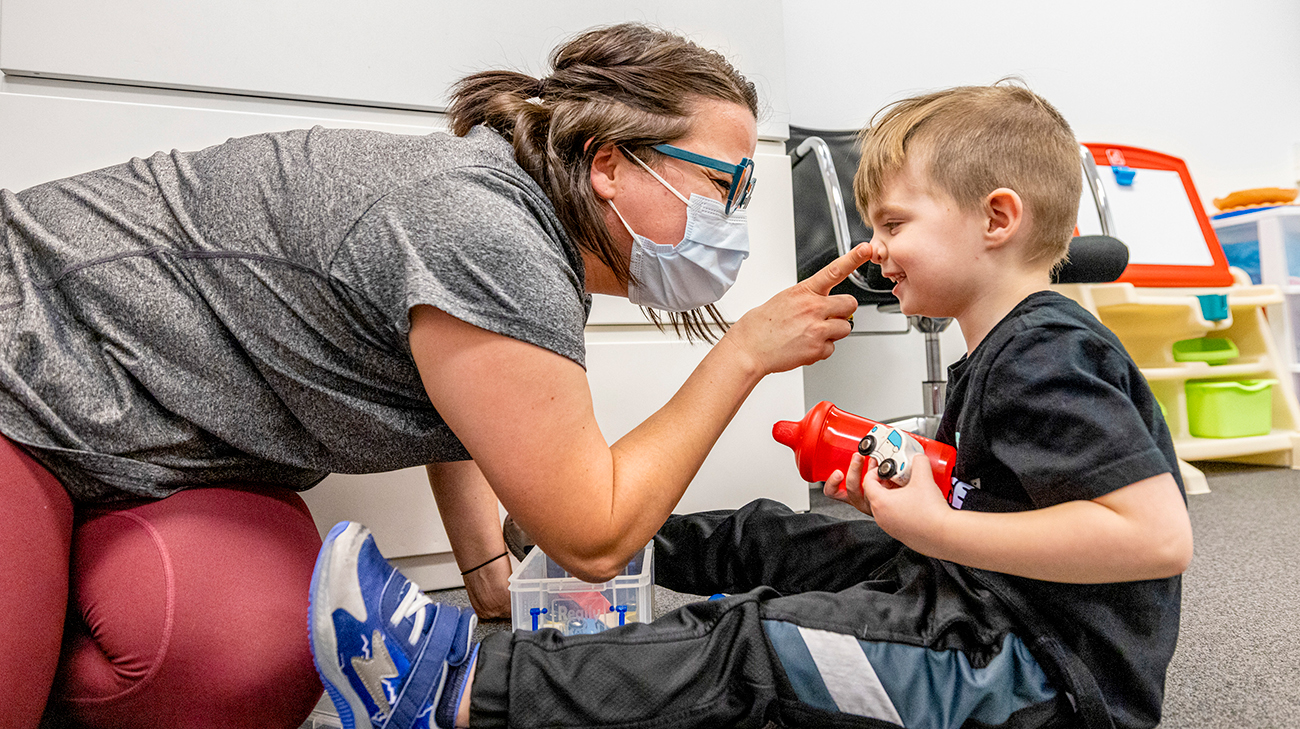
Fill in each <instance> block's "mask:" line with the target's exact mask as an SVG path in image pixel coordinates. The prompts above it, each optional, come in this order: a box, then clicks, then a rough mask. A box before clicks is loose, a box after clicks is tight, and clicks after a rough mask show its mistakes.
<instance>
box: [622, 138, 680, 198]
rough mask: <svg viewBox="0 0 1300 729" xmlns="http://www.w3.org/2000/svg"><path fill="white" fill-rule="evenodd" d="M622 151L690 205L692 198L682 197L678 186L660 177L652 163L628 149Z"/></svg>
mask: <svg viewBox="0 0 1300 729" xmlns="http://www.w3.org/2000/svg"><path fill="white" fill-rule="evenodd" d="M620 151H622V152H623V154H625V155H627V156H628V157H631V158H632V161H633V162H636V163H637V164H639V165H641V167H643V168H644V169H645V171H646V172H649V173H650V174H651V175H653V176H654V178H655V179H656V180H658V181H659V184H661V185H663V186H664V187H666V188H668V189H669V190H670V191H671V192H672V193H673V194H674V195H676V196H677V199H678V200H681V201H682V202H683V203H685V204H686V205H687V206H690V204H691V201H690V200H687V199H686V198H685V197H682V194H681V193H680V192H677V188H675V187H673V186H672V185H669V184H668V181H667V180H665V179H664V178H662V177H660V176H659V173H658V172H655V171H654V170H652V169H650V165H648V164H646V163H645V162H642V161H641V158H640V157H638V156H636V155H635V154H632V153H631V152H628V151H626V150H620Z"/></svg>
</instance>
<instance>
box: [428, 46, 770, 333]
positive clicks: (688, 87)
mask: <svg viewBox="0 0 1300 729" xmlns="http://www.w3.org/2000/svg"><path fill="white" fill-rule="evenodd" d="M550 65H551V74H550V76H548V77H546V78H543V79H535V78H533V77H531V76H528V75H526V74H522V73H517V72H514V71H485V72H483V73H476V74H473V75H471V76H468V77H466V78H464V79H461V81H460V82H458V83H457V84H456V85H455V87H453V89H452V93H451V96H452V103H451V107H450V108H449V109H448V115H449V116H450V117H451V127H452V131H453V132H454V133H455V134H456V135H457V136H464V135H466V134H468V133H469V131H470V129H471V128H473V127H474V126H477V125H479V124H484V125H487V126H489V127H491V128H492V129H495V130H496V131H497V132H498V133H500V134H501V135H502V136H504V137H505V138H506V139H507V140H508V141H510V143H511V144H512V145H514V148H515V159H516V161H518V163H519V165H520V166H521V167H523V168H524V169H525V170H526V171H527V172H528V174H530V175H531V176H532V177H533V179H535V180H536V181H537V184H539V185H541V187H542V189H543V190H544V191H546V194H547V196H548V197H549V198H550V199H551V203H552V204H553V205H554V206H555V211H556V214H557V215H558V216H559V218H560V222H561V223H562V224H563V225H564V229H565V231H566V232H567V233H568V234H569V236H570V238H572V239H573V241H574V243H576V244H577V245H578V247H579V248H580V249H582V250H584V251H588V252H590V253H592V254H593V255H595V256H596V258H597V259H599V260H600V261H601V262H602V263H604V264H605V265H606V266H608V267H609V269H610V270H611V271H613V273H614V275H615V276H616V277H617V279H618V281H619V283H620V284H628V283H630V282H631V280H632V274H631V271H630V270H629V267H628V265H629V261H628V257H627V254H625V253H624V252H623V251H622V250H621V249H620V246H619V245H618V244H617V243H616V242H615V239H614V236H613V235H612V234H611V233H610V231H609V229H608V227H607V226H606V224H605V210H606V208H607V204H606V203H605V201H604V200H603V199H601V198H600V197H599V196H598V195H596V193H595V191H594V190H593V189H592V187H591V163H592V159H593V158H594V157H595V155H596V152H597V150H599V148H600V147H601V146H602V145H603V144H606V143H614V144H616V145H619V146H621V147H622V148H624V149H626V150H628V151H630V152H632V153H633V154H636V155H638V156H639V157H640V158H641V159H642V160H645V161H646V162H647V163H648V164H651V165H652V166H653V165H654V163H655V162H657V161H658V160H659V159H660V155H659V154H658V153H657V152H654V151H653V150H652V149H651V146H652V145H655V144H662V143H666V142H672V141H674V140H676V139H680V138H681V137H683V136H685V135H686V134H687V133H688V132H689V131H690V127H691V123H692V121H693V113H694V110H695V109H694V102H695V101H696V100H698V99H700V98H701V97H703V98H710V99H718V100H721V101H727V102H732V103H735V104H739V105H741V106H744V107H746V108H747V109H749V111H750V113H752V114H754V115H755V117H757V115H758V94H757V92H756V91H755V89H754V84H753V83H751V82H749V81H747V80H745V77H744V76H742V75H740V73H739V72H738V71H737V70H736V69H735V68H734V67H732V65H731V64H730V63H728V62H727V60H726V59H725V58H723V57H722V55H721V54H719V53H717V52H715V51H710V50H707V49H705V48H701V47H700V46H698V45H696V44H695V43H692V42H691V41H689V40H687V39H685V38H683V37H681V36H679V35H676V34H674V33H670V32H667V31H664V30H660V29H658V28H652V27H650V26H647V25H642V24H639V23H625V24H622V25H614V26H609V27H604V28H595V29H592V30H589V31H586V32H584V33H582V34H580V35H578V36H577V37H576V38H573V39H572V40H570V41H568V42H567V43H565V44H563V45H561V46H559V47H557V48H556V49H555V50H554V51H552V52H551V58H550ZM643 311H645V313H646V314H647V316H649V318H650V319H651V321H653V322H654V323H655V324H656V326H660V327H661V328H662V324H661V321H660V317H659V314H658V313H657V312H655V311H653V310H649V309H643ZM705 312H707V313H708V319H706V318H705V316H704V313H705ZM668 318H669V319H670V320H671V322H672V325H673V329H674V330H675V331H677V332H678V333H679V334H680V333H682V332H683V330H684V331H685V334H686V336H687V337H689V338H696V337H698V338H701V339H705V340H711V339H713V335H712V332H711V331H710V329H709V325H710V322H709V319H712V322H713V323H716V324H717V325H718V326H719V327H722V328H724V329H725V327H726V325H725V323H724V322H723V319H722V315H721V314H720V313H719V312H718V310H717V308H716V307H714V306H712V305H710V306H708V307H705V308H704V309H703V310H701V309H695V310H693V311H689V312H684V313H681V314H677V313H669V315H668Z"/></svg>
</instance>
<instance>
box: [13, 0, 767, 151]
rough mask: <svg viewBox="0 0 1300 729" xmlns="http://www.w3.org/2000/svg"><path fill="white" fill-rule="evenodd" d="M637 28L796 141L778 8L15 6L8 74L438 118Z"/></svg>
mask: <svg viewBox="0 0 1300 729" xmlns="http://www.w3.org/2000/svg"><path fill="white" fill-rule="evenodd" d="M626 20H639V21H646V22H650V23H654V24H656V25H660V26H663V27H665V28H671V29H674V30H677V31H679V32H682V33H684V34H687V35H688V36H689V37H691V38H692V39H693V40H695V41H696V42H698V43H700V44H702V45H704V46H705V47H709V48H714V49H717V50H719V51H721V52H722V53H723V54H724V55H725V56H727V58H728V59H730V60H731V61H732V62H733V63H734V64H735V65H736V66H737V67H738V68H739V69H741V71H742V72H743V73H744V74H745V75H746V76H747V77H749V78H750V79H751V80H752V81H754V83H755V84H756V85H757V86H758V90H759V94H760V96H761V98H762V99H763V103H764V106H765V107H768V108H770V110H771V112H770V113H768V114H765V115H764V119H763V121H762V124H761V126H760V133H761V134H763V136H767V137H770V138H773V139H784V138H785V137H786V136H787V134H788V120H789V113H788V107H787V104H786V81H785V52H784V48H785V35H784V23H783V14H782V4H781V2H780V1H779V0H751V1H750V2H740V1H739V0H727V1H724V2H713V3H699V2H691V1H690V0H660V1H659V2H656V3H644V2H629V1H627V0H615V1H613V2H610V1H609V0H552V1H551V2H544V3H535V2H512V3H508V4H503V3H446V2H440V3H431V2H424V1H423V0H390V1H389V2H385V3H382V4H375V3H354V2H345V1H344V0H321V1H319V2H313V3H303V2H294V1H292V0H224V2H220V3H178V2H169V1H168V0H133V2H130V3H87V2H79V1H78V0H4V2H3V4H2V5H0V68H2V69H3V70H4V71H5V72H6V73H9V74H20V75H33V76H44V77H55V78H66V79H80V80H103V81H113V82H124V83H129V84H139V85H145V86H156V87H165V88H176V89H198V90H216V91H229V92H234V93H241V94H251V95H256V96H270V97H277V98H294V99H313V100H326V101H337V102H343V103H355V104H365V105H374V106H386V107H395V108H410V109H427V110H434V111H440V110H442V109H444V108H445V107H446V105H447V103H448V99H447V90H448V88H449V87H450V86H451V85H452V84H453V83H454V82H455V81H457V80H458V79H460V78H461V77H463V76H465V75H467V74H470V73H473V72H475V71H479V70H484V69H488V68H517V69H519V70H522V71H525V72H528V73H531V74H533V75H538V74H539V73H540V72H542V71H543V70H544V69H545V68H546V65H545V59H546V56H547V54H548V53H549V52H550V51H551V49H552V48H554V47H555V46H556V45H558V44H560V43H562V42H563V41H565V40H566V39H567V38H569V37H570V36H571V35H573V34H575V33H577V32H579V31H582V30H585V29H587V28H590V27H593V26H596V25H605V24H611V23H618V22H622V21H626Z"/></svg>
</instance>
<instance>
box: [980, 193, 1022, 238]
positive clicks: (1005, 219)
mask: <svg viewBox="0 0 1300 729" xmlns="http://www.w3.org/2000/svg"><path fill="white" fill-rule="evenodd" d="M984 213H985V216H986V226H987V227H986V228H985V231H984V237H985V240H987V241H988V242H989V245H990V246H993V247H997V248H1000V247H1002V246H1004V245H1006V244H1007V242H1009V241H1010V240H1011V239H1013V238H1015V237H1016V234H1017V233H1018V232H1019V231H1020V227H1021V225H1023V224H1024V222H1025V203H1024V201H1023V200H1021V199H1020V195H1019V194H1018V193H1017V192H1016V191H1015V190H1012V189H1010V188H1007V187H999V188H998V189H996V190H994V191H993V192H990V193H989V194H988V197H986V198H984Z"/></svg>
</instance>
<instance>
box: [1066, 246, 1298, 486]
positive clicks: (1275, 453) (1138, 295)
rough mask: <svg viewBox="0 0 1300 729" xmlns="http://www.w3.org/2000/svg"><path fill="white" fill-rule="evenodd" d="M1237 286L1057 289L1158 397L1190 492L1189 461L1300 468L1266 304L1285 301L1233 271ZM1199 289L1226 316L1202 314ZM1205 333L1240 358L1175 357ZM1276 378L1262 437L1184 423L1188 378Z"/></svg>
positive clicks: (1290, 388) (1284, 373)
mask: <svg viewBox="0 0 1300 729" xmlns="http://www.w3.org/2000/svg"><path fill="white" fill-rule="evenodd" d="M1234 275H1235V276H1236V277H1237V279H1238V284H1237V285H1235V286H1232V287H1228V288H1205V289H1150V288H1142V289H1139V288H1135V287H1134V286H1133V285H1132V284H1127V283H1112V284H1071V285H1061V286H1058V287H1057V290H1058V291H1060V292H1061V293H1062V294H1064V295H1066V296H1068V297H1070V298H1072V299H1074V300H1075V301H1078V302H1079V304H1080V305H1082V306H1083V307H1084V308H1085V309H1087V310H1088V311H1090V312H1092V314H1093V315H1094V316H1096V317H1097V318H1098V319H1099V320H1100V321H1101V322H1102V323H1103V324H1105V325H1106V326H1107V327H1108V328H1110V330H1111V331H1113V332H1115V335H1116V336H1118V337H1119V340H1120V342H1122V343H1123V344H1124V347H1125V349H1127V350H1128V353H1129V355H1130V356H1131V357H1133V360H1134V361H1135V362H1136V363H1137V365H1138V367H1139V368H1140V370H1141V372H1142V375H1143V376H1144V377H1145V378H1146V379H1147V382H1148V383H1149V384H1150V385H1151V391H1152V393H1154V394H1155V396H1156V399H1157V400H1159V401H1160V403H1161V404H1162V405H1164V407H1165V416H1166V421H1167V422H1168V423H1169V430H1170V432H1171V433H1172V435H1173V439H1174V450H1175V452H1177V454H1178V458H1179V459H1180V461H1181V463H1180V466H1181V467H1182V475H1183V481H1184V484H1185V485H1186V487H1187V492H1188V493H1189V494H1193V493H1204V492H1208V491H1209V488H1208V487H1207V485H1206V482H1205V477H1204V475H1203V474H1201V472H1200V471H1199V470H1198V469H1196V468H1195V467H1194V466H1192V465H1190V464H1188V463H1187V461H1235V462H1240V463H1254V464H1263V465H1276V466H1289V467H1291V468H1300V407H1297V405H1296V397H1295V386H1294V384H1293V382H1292V379H1291V376H1290V367H1289V365H1288V364H1287V362H1286V361H1285V360H1284V359H1283V357H1282V356H1281V353H1280V352H1279V350H1278V347H1277V346H1276V344H1275V342H1274V338H1273V332H1272V330H1271V329H1270V327H1269V321H1268V319H1267V317H1266V316H1265V309H1266V308H1267V307H1270V306H1275V305H1277V304H1281V303H1282V302H1283V293H1282V291H1281V290H1280V289H1279V288H1278V287H1276V286H1262V285H1253V284H1251V283H1250V282H1249V278H1248V277H1247V276H1246V275H1245V274H1244V273H1243V272H1240V271H1238V270H1234ZM1202 294H1218V295H1225V296H1227V303H1228V316H1227V318H1225V319H1222V320H1219V321H1214V320H1209V319H1206V318H1205V316H1204V315H1203V312H1202V309H1201V301H1200V299H1198V298H1197V296H1198V295H1202ZM1205 335H1211V336H1215V337H1224V338H1227V339H1230V340H1232V342H1233V343H1234V344H1236V345H1237V348H1238V350H1239V352H1240V354H1239V356H1238V357H1236V358H1234V359H1233V360H1231V361H1229V362H1228V363H1225V364H1221V365H1209V364H1206V363H1205V362H1177V361H1175V360H1174V357H1173V343H1174V342H1176V341H1178V340H1182V339H1191V338H1194V337H1201V336H1205ZM1200 379H1215V380H1232V379H1274V380H1277V384H1276V385H1274V386H1273V389H1272V393H1273V403H1272V405H1273V407H1272V411H1273V415H1272V418H1273V422H1272V429H1271V430H1270V432H1269V433H1268V434H1267V435H1258V436H1251V437H1246V438H1197V437H1194V436H1193V435H1192V434H1191V432H1190V430H1189V428H1188V415H1187V395H1186V390H1185V389H1184V388H1185V385H1186V383H1187V381H1188V380H1200Z"/></svg>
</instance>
